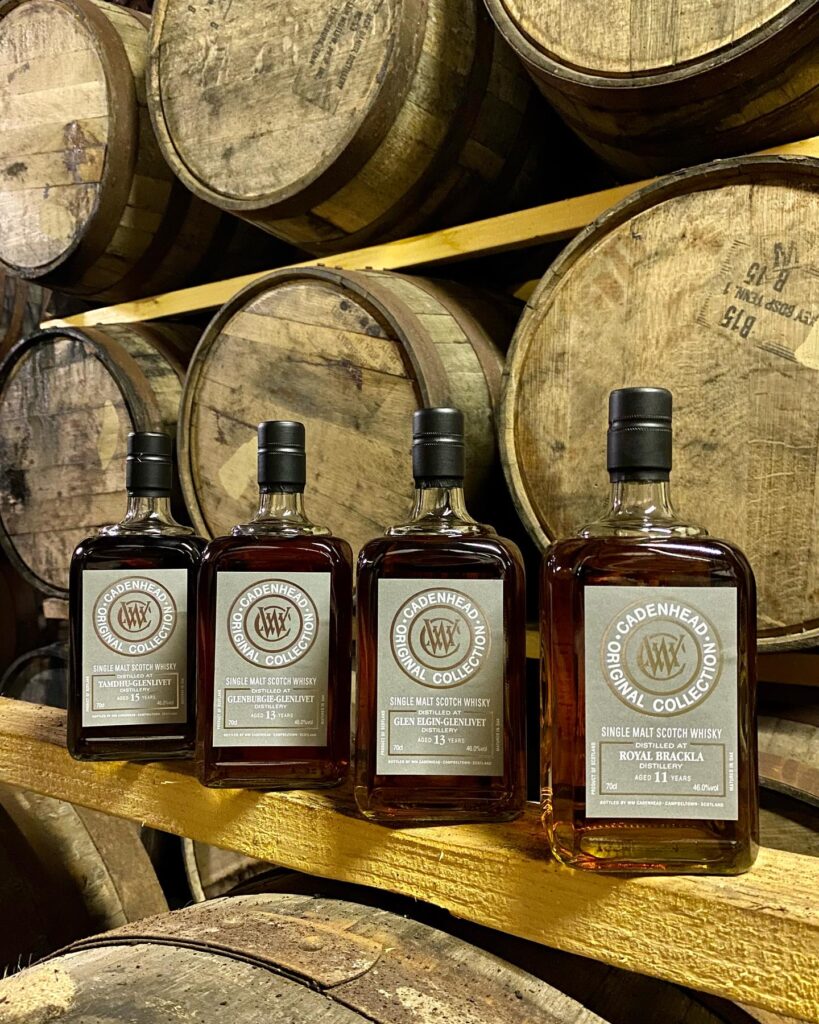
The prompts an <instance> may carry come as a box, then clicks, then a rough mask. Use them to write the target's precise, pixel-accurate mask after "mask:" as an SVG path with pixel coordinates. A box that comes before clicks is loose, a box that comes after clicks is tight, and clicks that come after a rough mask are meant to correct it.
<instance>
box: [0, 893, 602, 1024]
mask: <svg viewBox="0 0 819 1024" xmlns="http://www.w3.org/2000/svg"><path fill="white" fill-rule="evenodd" d="M194 966H197V967H198V975H199V976H198V985H197V986H196V988H194V987H192V986H190V983H189V980H188V979H189V976H190V973H192V970H193V968H194ZM163 968H164V969H163ZM115 971H116V972H117V973H118V974H119V984H117V983H116V982H114V983H113V984H112V983H111V982H112V980H113V977H112V976H113V974H114V972H115ZM169 975H170V976H171V977H172V978H173V982H174V984H173V990H172V991H171V992H169V991H168V988H167V980H166V979H167V977H168V976H169ZM180 981H181V984H180ZM123 989H124V990H125V991H123ZM32 990H33V992H35V993H36V996H35V997H34V998H32V995H31V993H32ZM69 992H70V995H69V997H68V999H66V1001H65V1003H64V1004H63V1005H62V1006H60V1010H61V1011H62V1012H61V1015H60V1018H59V1019H60V1020H63V1021H66V1024H68V1022H71V1021H76V1022H79V1021H82V1020H87V1019H88V1018H89V1017H93V1018H94V1019H98V1020H102V1019H108V1020H113V1019H130V1018H132V1015H133V1014H134V1013H137V1014H138V1019H139V1021H140V1024H159V1022H160V1021H163V1020H167V1019H168V1016H167V1013H168V1011H169V1010H171V1008H172V1014H173V1019H174V1020H175V1021H178V1022H179V1024H194V1022H195V1024H203V1022H215V1021H217V1020H224V1019H229V1020H235V1021H242V1022H249V1024H250V1022H255V1021H259V1022H261V1021H262V1020H271V1019H275V1020H276V1021H277V1022H282V1024H289V1022H292V1024H297V1022H300V1021H304V1020H316V1021H319V1022H322V1024H348V1022H349V1024H353V1022H360V1021H362V1020H367V1021H372V1022H378V1024H408V1022H410V1021H426V1020H431V1019H433V1018H436V1019H441V1020H445V1021H450V1022H452V1024H456V1022H464V1024H465V1022H467V1021H469V1022H470V1024H603V1021H602V1018H600V1017H598V1016H596V1015H595V1014H592V1013H590V1012H589V1011H588V1010H584V1009H583V1007H582V1006H580V1005H579V1004H578V1003H576V1002H574V1001H573V1000H571V999H569V998H567V997H566V996H564V995H563V994H562V992H560V991H558V990H557V989H555V988H553V987H552V986H550V985H547V984H546V983H545V982H543V981H540V980H539V979H537V978H535V977H533V976H532V975H530V974H528V973H527V972H525V971H523V970H520V969H519V968H516V967H513V966H511V965H509V964H506V963H504V962H503V961H502V960H499V959H497V958H496V957H493V956H491V955H490V954H488V953H485V952H483V951H482V950H480V949H477V948H475V947H474V946H470V945H468V944H467V943H465V942H463V941H462V940H460V939H457V938H454V937H452V936H450V935H447V934H445V933H443V932H440V931H437V930H436V929H434V928H431V927H429V926H427V925H424V924H420V923H418V922H416V921H411V920H407V919H406V918H402V917H399V916H398V915H395V914H392V913H389V912H388V911H385V910H379V909H377V908H374V907H368V906H360V905H357V904H354V903H349V902H346V901H342V900H327V899H320V898H313V897H310V896H297V895H281V894H276V895H273V894H264V895H254V896H239V897H234V898H232V899H226V900H218V901H215V902H212V903H208V904H204V905H200V906H196V907H190V908H187V909H185V910H181V911H178V912H177V913H175V914H171V915H165V916H164V917H161V918H154V920H153V921H150V922H145V927H144V928H139V929H136V930H135V929H130V928H128V929H120V930H118V931H116V932H112V933H109V934H108V935H106V936H100V937H99V939H98V940H96V941H95V942H91V943H88V944H85V943H82V944H78V945H76V946H73V947H71V948H70V949H69V950H68V951H67V952H65V953H62V954H61V955H60V956H58V957H56V958H53V959H51V960H50V961H49V962H48V963H47V964H44V965H42V967H41V968H34V969H32V970H30V971H29V972H28V973H27V974H26V975H24V976H23V977H22V978H20V979H19V981H18V979H13V980H12V981H11V982H9V983H3V982H0V999H3V1000H4V1005H5V1006H7V1007H10V1009H11V1013H12V1014H13V1015H14V1020H15V1022H17V1024H34V1021H35V1020H41V1019H42V1017H41V1016H38V1011H39V1014H40V1015H42V1013H43V1011H44V1010H46V1007H47V1006H48V1002H47V1000H48V998H49V995H52V998H53V995H55V994H56V995H58V998H59V996H64V995H66V994H68V993H69ZM38 997H39V998H38ZM217 1000H218V1002H217Z"/></svg>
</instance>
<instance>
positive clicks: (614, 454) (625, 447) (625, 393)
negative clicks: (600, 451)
mask: <svg viewBox="0 0 819 1024" xmlns="http://www.w3.org/2000/svg"><path fill="white" fill-rule="evenodd" d="M607 463H608V470H609V476H610V477H611V479H612V481H621V480H667V479H668V475H669V473H670V472H671V392H670V391H667V390H666V389H665V388H619V389H618V390H617V391H612V393H611V394H610V395H609V432H608V458H607Z"/></svg>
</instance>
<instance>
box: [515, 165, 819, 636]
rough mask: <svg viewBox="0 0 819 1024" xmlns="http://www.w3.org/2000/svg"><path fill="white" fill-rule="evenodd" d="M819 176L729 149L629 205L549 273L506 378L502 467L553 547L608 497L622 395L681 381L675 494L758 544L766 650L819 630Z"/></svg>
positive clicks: (538, 534) (808, 168) (538, 533)
mask: <svg viewBox="0 0 819 1024" xmlns="http://www.w3.org/2000/svg"><path fill="white" fill-rule="evenodd" d="M817 182H819V176H817V165H816V163H815V162H812V161H802V160H794V159H790V160H784V159H776V158H767V157H759V158H748V159H747V160H730V161H721V162H719V163H715V164H712V165H708V166H707V167H706V168H702V169H693V170H691V171H687V172H683V173H680V174H678V175H670V176H669V177H668V178H665V179H662V180H661V181H659V182H658V183H656V184H655V185H653V186H650V187H648V188H646V189H645V190H643V191H642V192H640V193H639V194H637V195H636V196H633V197H631V198H630V199H628V200H626V201H625V202H624V203H622V204H621V205H619V206H617V207H614V208H613V209H612V210H610V211H609V212H608V213H607V214H606V215H604V216H603V217H601V218H600V219H599V220H598V221H596V222H595V223H594V224H593V225H591V226H590V227H589V228H588V229H587V230H586V231H585V232H584V233H583V234H582V235H580V236H579V237H578V238H577V239H576V240H575V241H574V243H573V244H572V245H570V246H569V247H567V249H565V250H564V252H563V253H562V254H561V256H560V257H559V258H558V260H557V261H556V262H555V263H554V264H553V265H552V267H551V268H550V270H549V272H548V274H547V275H546V276H545V277H544V278H543V280H542V281H541V283H540V285H539V286H538V288H537V290H536V292H535V294H534V295H533V296H532V298H531V299H530V300H529V303H528V304H527V310H526V312H525V314H524V316H523V317H522V319H521V321H520V323H519V326H518V329H517V331H516V334H515V341H514V343H513V346H512V350H511V352H510V357H509V360H508V362H507V370H506V376H505V381H506V386H505V393H504V399H503V409H502V428H501V444H502V451H503V459H504V465H505V468H506V470H507V477H508V480H509V483H510V487H511V489H512V492H513V496H514V498H515V501H516V504H517V506H518V510H519V512H520V513H521V516H522V518H523V519H524V522H525V523H526V525H527V527H528V528H529V530H530V532H531V533H532V535H533V537H535V539H536V540H537V541H538V542H539V543H540V544H541V545H542V546H545V544H546V543H547V542H548V540H549V538H552V537H555V536H561V537H563V536H567V535H570V534H571V533H572V532H574V531H575V530H576V529H578V528H579V527H580V526H581V525H582V524H583V523H585V522H590V521H591V520H592V519H593V518H595V517H596V515H597V514H598V511H599V508H600V506H601V504H602V503H603V502H604V501H605V498H606V495H607V492H608V481H607V477H606V472H605V462H604V453H605V433H606V413H607V395H608V392H609V391H610V390H611V389H612V388H615V387H622V386H624V385H633V384H654V385H663V386H665V387H668V388H670V389H671V391H672V392H673V394H674V405H675V409H674V428H675V445H674V454H675V468H674V473H673V474H672V487H673V490H674V493H675V496H676V503H677V505H678V508H679V509H680V511H681V512H682V513H683V514H684V515H690V516H693V517H696V518H702V519H703V520H705V523H706V525H707V526H708V528H709V530H710V531H711V532H712V533H713V534H714V535H715V536H723V537H726V538H728V539H730V540H732V541H734V542H736V543H737V544H739V546H740V547H741V548H742V549H743V550H744V551H745V553H746V554H747V555H748V557H749V559H750V561H751V564H752V565H753V567H754V572H755V574H756V578H757V584H758V596H759V606H758V607H759V630H760V646H761V647H762V648H764V649H766V650H767V649H769V648H772V647H777V646H799V645H802V646H808V645H810V644H811V643H815V642H816V639H817V637H819V501H817V497H818V496H819V471H818V470H819V417H817V415H816V396H817V394H819V347H817V345H819V327H816V326H814V325H816V324H819V237H817V236H816V234H815V233H814V231H813V229H812V227H811V225H812V222H813V221H814V219H815V217H816V215H817V214H819V198H817V191H816V185H817Z"/></svg>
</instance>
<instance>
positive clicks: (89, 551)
mask: <svg viewBox="0 0 819 1024" xmlns="http://www.w3.org/2000/svg"><path fill="white" fill-rule="evenodd" d="M206 544H207V541H206V540H205V539H204V538H203V537H197V536H196V535H194V534H153V533H150V534H137V533H99V534H96V535H95V536H93V537H86V539H85V540H83V541H81V542H80V544H78V545H77V547H76V548H75V549H74V553H73V555H72V558H71V564H72V567H74V568H75V569H76V568H80V569H91V568H107V569H114V568H117V566H118V565H119V564H121V567H122V568H123V569H127V568H147V567H149V566H151V565H153V566H154V567H155V568H163V567H165V568H172V567H173V566H174V565H181V566H183V567H184V566H185V565H186V564H190V565H191V566H196V565H198V564H199V561H200V559H201V557H202V552H203V551H204V549H205V546H206Z"/></svg>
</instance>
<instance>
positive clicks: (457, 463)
mask: <svg viewBox="0 0 819 1024" xmlns="http://www.w3.org/2000/svg"><path fill="white" fill-rule="evenodd" d="M412 475H413V476H414V477H415V481H416V483H419V484H431V485H438V486H443V485H444V483H445V482H446V481H452V482H454V483H460V482H461V481H462V480H463V477H464V415H463V413H462V412H461V411H460V409H440V408H439V409H418V410H417V411H416V412H414V413H413V414H412Z"/></svg>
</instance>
